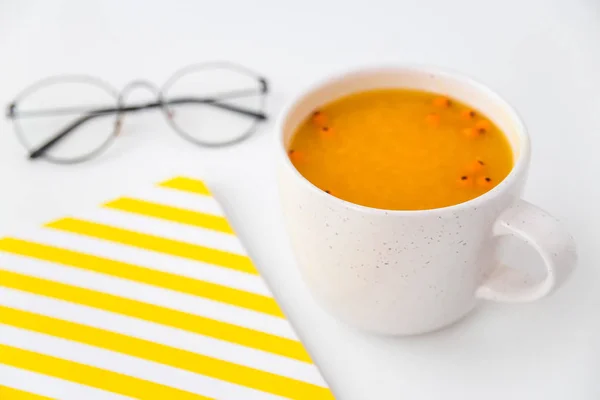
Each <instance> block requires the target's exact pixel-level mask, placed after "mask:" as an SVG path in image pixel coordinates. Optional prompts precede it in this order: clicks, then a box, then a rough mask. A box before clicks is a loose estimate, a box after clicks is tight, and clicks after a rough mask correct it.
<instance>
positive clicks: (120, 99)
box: [6, 62, 269, 164]
mask: <svg viewBox="0 0 600 400" xmlns="http://www.w3.org/2000/svg"><path fill="white" fill-rule="evenodd" d="M217 68H227V69H231V70H232V71H235V72H237V73H240V74H243V75H247V76H249V77H251V78H254V79H255V80H256V81H257V84H258V85H257V88H258V89H257V90H248V89H246V90H238V91H229V92H224V93H217V94H214V95H212V96H210V97H178V98H173V99H170V100H168V101H165V100H164V96H163V93H166V92H168V90H169V88H170V87H171V86H172V85H173V84H174V83H175V82H177V80H178V79H179V78H181V77H182V76H184V75H186V74H189V73H191V72H196V71H201V70H210V69H217ZM66 81H69V82H82V83H93V84H94V85H96V86H98V87H101V88H102V89H104V90H105V91H106V92H107V93H108V94H110V95H111V96H113V97H115V101H116V103H115V104H116V107H101V108H96V109H89V108H86V109H77V108H55V109H48V110H31V111H25V112H21V111H19V110H18V105H19V101H20V100H21V99H23V98H25V97H26V96H27V95H29V94H31V93H33V92H35V91H36V90H38V89H40V88H42V87H45V86H48V85H51V84H55V83H61V82H66ZM135 87H145V88H147V89H149V90H150V91H152V92H154V93H155V94H156V97H157V100H156V101H154V102H150V103H144V104H136V105H128V106H126V105H124V98H125V96H126V95H127V94H128V93H129V92H130V91H131V90H132V89H133V88H135ZM268 92H269V84H268V81H267V79H266V78H265V77H263V76H261V75H258V74H257V73H255V72H253V71H251V70H249V69H248V68H245V67H243V66H241V65H237V64H233V63H229V62H211V63H203V64H193V65H190V66H188V67H185V68H182V69H180V70H179V71H177V72H176V73H175V74H173V75H172V76H171V77H170V78H169V79H168V80H167V82H166V83H165V84H164V85H163V86H162V88H158V87H157V86H155V85H154V84H152V83H151V82H148V81H143V80H136V81H133V82H130V83H129V84H127V85H126V86H125V87H124V88H123V89H122V90H121V91H120V92H119V91H117V90H116V89H114V88H113V87H112V86H111V85H109V84H108V83H106V82H104V81H102V80H100V79H97V78H94V77H91V76H86V75H68V76H56V77H51V78H47V79H44V80H41V81H38V82H37V83H35V84H33V85H31V86H29V87H28V88H27V89H25V90H23V91H22V92H21V93H19V95H17V96H16V97H15V100H13V101H12V102H11V103H10V104H9V105H8V107H7V109H6V117H7V118H8V119H10V120H12V121H13V123H14V128H15V131H16V133H17V136H18V138H19V141H20V142H21V143H22V144H23V146H24V147H25V148H27V149H31V148H32V147H33V146H31V144H30V143H27V140H26V138H25V135H24V134H23V130H22V128H21V126H20V125H19V123H18V122H19V119H21V118H28V117H40V116H57V115H65V114H72V113H81V112H84V113H85V114H84V115H83V116H80V117H79V118H78V119H76V120H75V121H73V122H72V123H71V124H69V125H67V126H65V127H64V128H63V129H62V130H60V131H58V132H57V133H56V134H55V135H54V136H52V137H51V138H50V139H48V140H47V141H46V142H44V143H43V144H41V145H40V146H38V147H36V148H34V149H33V150H29V159H31V160H35V159H38V158H44V159H47V160H48V161H51V162H55V163H61V164H73V163H79V162H83V161H87V160H89V159H91V158H93V157H95V156H97V155H98V154H100V153H102V152H103V151H104V150H105V149H106V148H108V147H109V146H110V144H112V142H113V141H114V139H115V138H116V137H117V136H118V135H119V132H120V128H121V125H122V118H123V116H124V114H128V113H134V112H138V111H144V110H150V109H155V108H160V109H162V111H163V112H164V114H165V117H166V119H167V122H168V123H169V125H170V126H171V128H172V129H173V130H175V131H176V132H177V133H179V134H180V135H181V136H182V137H184V138H185V139H187V140H188V141H190V142H192V143H194V144H197V145H200V146H204V147H224V146H229V145H232V144H235V143H239V142H241V141H244V140H245V139H247V138H248V137H250V136H251V135H252V134H253V133H254V132H255V131H256V129H257V127H258V122H262V121H265V120H267V115H266V114H265V113H264V111H255V110H248V109H245V108H243V107H238V106H235V105H232V104H227V103H226V101H227V100H232V99H236V98H241V97H245V96H254V95H257V94H259V95H261V104H260V107H261V109H262V110H264V107H265V101H266V94H268ZM177 104H203V105H206V106H209V107H215V108H218V109H221V110H225V111H229V112H232V113H235V114H238V115H242V116H245V117H248V118H252V119H254V120H255V121H256V122H257V123H255V124H253V125H252V126H251V127H250V128H249V129H248V130H247V131H246V132H244V133H243V134H242V135H240V136H238V137H236V138H234V139H232V140H228V141H224V142H218V143H214V142H207V141H202V140H200V139H198V138H196V137H193V136H192V135H190V134H188V133H186V132H185V131H184V130H182V129H181V128H180V127H179V126H177V124H175V122H174V121H173V119H172V116H171V112H170V110H169V109H168V107H169V106H171V105H177ZM107 115H116V119H115V125H114V128H113V132H112V134H111V135H110V136H109V137H108V138H107V140H106V141H105V142H104V143H103V144H102V145H101V146H99V147H98V148H97V149H94V150H93V151H91V152H88V153H87V154H85V155H82V156H80V157H74V158H70V159H62V158H54V157H51V156H49V155H48V154H47V153H48V151H49V150H50V149H52V148H53V147H54V146H56V145H57V144H58V143H60V142H61V141H62V140H64V139H65V138H67V137H68V136H69V135H71V134H72V133H73V132H75V131H76V130H77V128H79V127H80V126H82V125H84V124H86V123H87V122H88V121H91V120H94V119H96V118H99V117H102V116H107Z"/></svg>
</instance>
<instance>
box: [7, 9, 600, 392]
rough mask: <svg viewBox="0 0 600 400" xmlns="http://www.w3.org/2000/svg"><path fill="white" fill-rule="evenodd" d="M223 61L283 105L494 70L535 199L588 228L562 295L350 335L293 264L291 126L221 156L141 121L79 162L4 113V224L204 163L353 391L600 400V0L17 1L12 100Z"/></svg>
mask: <svg viewBox="0 0 600 400" xmlns="http://www.w3.org/2000/svg"><path fill="white" fill-rule="evenodd" d="M215 59H228V60H232V61H238V62H241V63H243V64H246V65H247V66H249V67H252V68H254V69H256V70H258V71H261V72H262V73H264V74H265V75H266V76H268V77H269V78H270V79H271V81H272V84H273V88H274V93H273V95H272V96H271V98H270V114H271V115H272V116H276V115H277V114H278V112H279V110H280V109H281V106H282V104H283V103H284V102H285V101H286V100H289V99H290V98H291V97H292V96H293V95H294V93H296V92H297V91H298V90H301V89H302V88H303V87H305V85H307V84H308V83H311V82H312V81H314V80H315V79H318V78H320V77H322V76H323V75H325V74H330V73H332V72H335V71H340V70H344V69H347V68H348V67H351V66H356V65H360V64H377V63H382V62H411V63H415V62H416V63H424V64H434V65H440V66H445V67H450V68H453V69H456V70H459V71H462V72H464V73H467V74H469V75H471V76H473V77H475V78H477V79H479V80H481V81H483V82H484V83H487V84H488V85H490V86H491V87H492V88H494V89H495V90H497V91H498V92H500V93H501V94H502V95H503V96H504V97H505V98H506V99H507V100H508V101H509V102H511V103H512V104H513V105H514V106H515V107H516V108H517V110H518V111H519V112H520V113H521V115H522V116H523V117H524V119H525V122H526V124H527V125H528V128H529V130H530V133H531V136H532V141H533V151H534V154H533V161H532V168H531V173H530V177H529V184H528V187H527V190H526V192H525V198H526V199H527V200H529V201H532V202H534V203H537V204H538V205H540V206H542V207H543V208H545V209H546V210H548V211H550V212H551V213H553V214H554V215H556V216H557V217H559V218H560V219H561V220H563V222H564V223H565V225H566V226H567V228H568V229H569V230H570V231H571V232H572V233H573V234H574V236H575V237H576V240H577V242H578V245H579V250H580V263H579V267H578V270H577V271H576V273H575V274H574V276H573V277H572V279H571V280H570V281H569V282H568V284H567V285H566V286H565V287H564V288H563V289H562V290H560V291H559V292H557V293H556V294H555V295H554V296H552V297H550V298H548V299H546V300H544V301H541V302H538V303H534V304H528V305H514V306H511V305H496V304H483V305H482V306H481V307H480V308H479V309H478V310H477V311H476V312H475V313H474V314H473V315H472V316H470V317H469V318H467V319H466V320H465V321H463V322H461V323H460V324H458V325H455V326H453V327H451V328H449V329H447V330H444V331H441V332H438V333H435V334H430V335H426V336H422V337H415V338H408V339H406V338H404V339H402V338H382V337H373V336H369V335H366V334H363V333H360V332H356V331H352V330H350V329H348V328H347V327H345V326H342V325H340V324H338V323H337V322H336V321H334V320H333V319H332V318H330V317H329V316H328V315H326V314H325V313H324V312H323V311H322V310H321V309H320V308H319V307H318V306H317V305H316V304H315V303H314V302H313V300H312V299H311V298H310V297H309V296H308V293H307V291H306V288H305V287H304V285H303V283H302V282H301V281H300V278H299V276H298V273H297V271H296V269H295V266H294V260H293V258H292V255H291V253H290V250H289V248H288V243H287V241H286V238H285V236H284V231H283V227H282V225H281V222H280V214H279V205H278V198H277V191H276V186H275V179H274V171H273V162H272V142H273V140H272V139H273V135H274V132H273V123H272V122H270V123H268V124H266V125H265V127H264V128H263V129H262V130H261V131H260V132H259V133H258V134H257V135H256V136H255V137H253V138H252V139H250V140H249V141H247V142H245V143H243V144H242V145H239V146H237V147H234V148H230V149H224V150H206V149H200V148H195V147H194V146H192V145H190V144H188V143H187V142H185V141H183V140H181V139H180V138H179V137H177V136H176V135H175V134H174V133H173V132H172V131H171V130H170V128H169V127H168V126H167V124H166V122H165V121H164V120H163V115H162V114H161V113H158V112H156V113H147V114H138V115H132V116H131V117H128V119H126V122H125V126H124V132H125V133H124V134H123V135H122V136H120V137H119V138H118V140H117V141H116V142H115V144H114V146H113V147H112V148H111V149H109V151H108V152H107V153H105V154H103V155H101V156H100V157H99V158H98V159H96V160H94V161H91V162H88V163H86V164H82V165H76V166H55V165H50V164H48V163H44V162H33V163H32V162H29V161H27V160H26V159H25V153H24V151H23V149H22V148H21V147H20V145H19V144H18V142H17V141H16V139H15V136H14V133H13V131H12V128H11V126H10V124H9V123H8V122H7V121H1V122H0V183H1V186H0V233H1V234H5V233H7V232H10V231H12V230H15V229H20V228H21V227H23V226H31V225H34V224H38V223H40V222H43V221H46V220H48V219H52V218H53V217H58V216H62V215H64V214H68V213H69V211H71V210H76V209H81V208H82V207H83V208H85V207H88V206H92V205H94V204H97V203H98V202H100V201H102V200H105V199H108V198H111V197H114V196H115V195H117V194H119V193H120V192H122V191H123V190H124V189H125V188H129V187H131V186H133V185H139V184H143V183H144V182H154V181H156V180H157V179H160V178H163V177H165V176H169V175H170V174H172V173H185V174H192V175H203V176H204V177H205V178H206V180H207V181H208V182H209V183H212V184H213V187H214V191H215V192H216V194H217V195H218V196H219V197H221V198H222V199H225V200H224V202H225V206H226V209H227V211H228V213H229V214H230V216H231V219H232V222H233V224H234V225H235V227H236V229H237V230H238V231H239V233H240V234H241V236H242V240H243V241H245V243H246V244H247V246H248V250H249V252H250V253H251V255H252V256H253V257H254V259H255V261H256V264H257V265H258V267H259V269H260V270H261V271H262V272H263V273H264V275H265V277H266V278H267V280H268V282H269V283H270V284H271V286H272V287H273V289H274V291H275V293H276V295H277V297H278V299H279V300H280V301H281V303H282V305H283V307H284V309H285V311H286V312H287V313H288V315H289V316H290V318H291V320H292V321H293V323H294V324H295V325H296V327H297V329H298V331H299V334H300V336H301V337H302V338H303V340H304V341H305V343H306V344H307V346H308V348H309V350H310V351H311V353H312V354H313V356H314V358H315V360H316V362H317V363H318V364H319V365H320V366H321V368H322V371H323V374H324V375H325V378H326V379H327V380H328V382H329V383H330V384H331V386H332V388H333V390H334V391H335V393H336V396H337V397H338V398H339V399H342V400H371V399H376V400H380V399H381V400H385V399H411V400H420V399H430V400H433V399H435V400H437V399H460V400H470V399H473V400H479V399H490V400H496V399H527V400H530V399H544V400H559V399H560V400H562V399H574V400H594V399H599V398H600V379H599V378H600V311H599V306H600V284H599V279H600V273H599V268H600V266H599V264H600V243H599V240H600V239H599V238H600V206H599V204H600V202H599V200H600V196H599V195H600V186H599V179H598V177H599V176H600V157H599V156H598V149H599V146H600V2H599V1H598V0H570V1H568V0H564V1H543V0H530V1H523V0H510V1H508V0H503V1H484V0H453V1H444V0H438V1H433V0H427V1H416V0H415V1H408V0H403V1H392V0H390V1H383V0H381V1H375V0H371V1H368V2H364V1H356V0H354V1H353V0H346V1H335V2H334V1H317V0H303V1H295V2H288V1H283V0H254V1H243V0H240V1H237V2H235V1H222V0H212V1H208V0H198V1H188V2H184V1H179V2H177V1H164V2H155V1H139V2H131V1H116V0H115V1H112V0H104V1H96V2H84V1H67V0H63V1H58V0H57V1H53V2H47V1H41V0H40V1H23V2H17V1H10V0H0V104H2V105H4V104H6V103H8V102H9V101H10V100H11V98H12V96H14V95H16V94H17V93H18V92H19V91H20V90H21V89H23V88H24V87H25V86H27V85H29V84H30V83H32V82H33V81H35V80H37V79H39V78H42V77H46V76H48V75H54V74H62V73H88V74H91V75H96V76H99V77H102V78H104V79H106V80H108V81H109V82H111V83H113V85H115V86H117V87H122V86H123V85H124V84H125V83H126V82H127V81H129V80H131V79H134V78H145V79H149V80H152V81H154V82H156V83H159V84H161V83H162V82H164V81H165V80H166V79H167V78H168V77H169V75H170V74H171V73H173V72H174V71H175V70H176V69H178V68H180V67H182V66H185V65H187V64H190V63H195V62H201V61H208V60H215ZM523 257H524V258H522V259H523V260H525V259H528V258H529V257H525V256H523Z"/></svg>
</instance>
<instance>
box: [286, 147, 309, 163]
mask: <svg viewBox="0 0 600 400" xmlns="http://www.w3.org/2000/svg"><path fill="white" fill-rule="evenodd" d="M288 155H289V157H290V160H292V162H293V163H298V162H302V161H304V159H305V157H304V153H302V152H301V151H297V150H290V151H288Z"/></svg>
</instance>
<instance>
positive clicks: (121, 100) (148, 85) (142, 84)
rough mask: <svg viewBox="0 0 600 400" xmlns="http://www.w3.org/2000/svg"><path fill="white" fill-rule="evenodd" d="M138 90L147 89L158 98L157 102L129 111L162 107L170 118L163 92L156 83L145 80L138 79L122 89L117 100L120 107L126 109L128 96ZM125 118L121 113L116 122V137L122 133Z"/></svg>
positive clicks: (132, 108) (129, 109)
mask: <svg viewBox="0 0 600 400" xmlns="http://www.w3.org/2000/svg"><path fill="white" fill-rule="evenodd" d="M138 88H141V89H146V90H147V91H148V92H150V93H152V94H154V95H155V96H156V102H153V103H148V104H143V105H140V106H139V107H135V106H133V107H127V109H128V111H139V110H144V109H148V108H150V107H160V108H162V109H163V110H164V111H165V112H166V113H167V116H169V111H168V110H167V109H166V107H165V102H164V98H163V94H162V91H161V90H160V88H159V87H158V86H156V85H155V84H154V83H152V82H150V81H147V80H143V79H136V80H134V81H131V82H129V83H128V84H127V85H125V86H124V87H123V89H121V91H120V93H119V97H118V99H117V104H118V107H119V108H125V107H126V104H125V101H126V99H127V96H129V94H130V93H132V92H133V91H134V90H135V89H138ZM123 116H124V114H121V113H120V114H119V115H118V117H117V119H116V121H115V134H116V135H118V134H119V133H120V130H121V126H122V121H123Z"/></svg>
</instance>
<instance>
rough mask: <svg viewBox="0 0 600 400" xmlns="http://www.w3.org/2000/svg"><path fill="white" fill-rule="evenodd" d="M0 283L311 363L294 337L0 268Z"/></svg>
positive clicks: (0, 284)
mask: <svg viewBox="0 0 600 400" xmlns="http://www.w3.org/2000/svg"><path fill="white" fill-rule="evenodd" d="M0 286H4V287H8V288H12V289H16V290H22V291H25V292H29V293H34V294H38V295H42V296H47V297H53V298H56V299H59V300H65V301H68V302H72V303H76V304H81V305H84V306H88V307H94V308H99V309H102V310H105V311H110V312H114V313H118V314H123V315H127V316H129V317H134V318H139V319H143V320H146V321H150V322H155V323H158V324H161V325H166V326H171V327H173V328H177V329H182V330H185V331H189V332H193V333H198V334H200V335H204V336H210V337H213V338H216V339H220V340H225V341H228V342H231V343H236V344H239V345H242V346H246V347H252V348H254V349H258V350H263V351H267V352H270V353H274V354H279V355H281V356H285V357H290V358H293V359H296V360H299V361H305V362H309V363H310V362H311V360H310V357H309V355H308V354H307V353H306V350H304V347H302V344H301V343H300V342H298V341H296V340H291V339H287V338H283V337H280V336H276V335H271V334H268V333H264V332H260V331H256V330H253V329H248V328H244V327H241V326H237V325H233V324H228V323H226V322H221V321H216V320H213V319H209V318H205V317H201V316H198V315H193V314H188V313H185V312H182V311H178V310H174V309H170V308H165V307H160V306H156V305H153V304H148V303H143V302H140V301H136V300H131V299H127V298H124V297H119V296H113V295H110V294H107V293H101V292H97V291H94V290H89V289H83V288H79V287H76V286H71V285H65V284H63V283H59V282H54V281H49V280H46V279H40V278H34V277H32V276H27V275H21V274H17V273H14V272H10V271H5V270H2V269H0Z"/></svg>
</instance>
